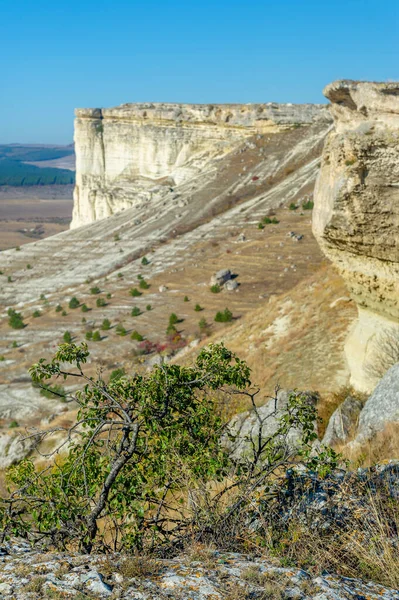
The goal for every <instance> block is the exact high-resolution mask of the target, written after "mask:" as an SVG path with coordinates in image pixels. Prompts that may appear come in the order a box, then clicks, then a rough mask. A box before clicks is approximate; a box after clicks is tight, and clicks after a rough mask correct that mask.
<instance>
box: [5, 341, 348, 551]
mask: <svg viewBox="0 0 399 600" xmlns="http://www.w3.org/2000/svg"><path fill="white" fill-rule="evenodd" d="M143 344H144V343H143ZM88 356H89V353H88V350H87V346H86V345H85V344H81V345H80V346H77V345H75V344H65V345H62V346H60V347H59V349H58V351H57V353H56V354H55V356H54V358H53V359H52V360H51V361H50V362H49V363H47V362H46V361H45V360H44V359H41V360H40V361H39V362H38V363H37V364H35V365H33V367H32V369H31V374H32V377H33V379H34V381H36V382H38V383H39V384H41V383H42V382H43V381H48V380H49V379H52V378H54V377H56V378H57V377H68V376H72V377H73V380H74V381H79V380H80V381H81V383H82V386H83V388H82V389H81V391H80V392H79V393H77V394H76V395H75V398H74V399H75V401H76V402H77V403H78V405H79V413H78V416H77V419H78V421H77V422H76V423H73V424H72V426H71V429H70V432H69V434H70V437H69V438H68V440H69V441H68V448H69V452H68V454H67V455H65V456H64V457H63V459H62V461H60V460H59V459H57V451H58V447H57V448H55V450H54V455H53V457H54V462H53V464H52V465H51V467H52V468H49V467H48V465H47V464H46V466H45V467H44V468H43V467H40V466H39V465H35V464H34V462H33V460H32V459H30V458H28V459H25V460H23V461H22V462H20V463H19V464H16V465H13V466H12V467H11V468H10V469H9V470H8V473H7V479H8V485H9V488H10V492H11V495H8V496H7V498H4V499H0V521H1V523H0V524H1V528H2V531H3V533H4V535H5V536H6V537H8V536H10V535H11V534H12V535H13V536H18V537H19V536H23V537H24V538H25V539H27V540H28V541H30V542H31V543H32V544H34V543H35V542H38V543H39V544H40V547H41V548H43V546H44V547H45V546H46V545H47V546H48V547H53V548H54V547H55V548H58V549H62V550H64V549H65V548H67V549H68V548H74V547H78V548H79V549H80V550H82V551H84V552H85V553H90V552H92V551H115V550H116V551H120V550H124V551H128V550H132V551H133V550H135V551H141V552H143V551H145V549H146V548H148V549H152V550H153V551H154V550H156V551H157V552H159V553H161V552H162V553H167V552H171V551H173V549H174V548H176V547H177V548H180V547H182V546H183V545H184V544H185V543H186V540H187V539H198V540H200V541H203V542H205V543H213V542H214V541H220V539H221V537H222V539H223V540H224V545H225V547H227V548H228V547H230V548H238V547H240V548H241V549H242V548H244V547H247V548H248V547H256V544H258V547H262V546H263V547H265V546H266V545H269V546H270V544H272V543H274V539H273V538H272V539H271V538H270V529H267V531H265V530H264V528H263V523H264V521H263V520H262V518H260V516H261V513H260V512H259V511H260V510H261V508H262V507H263V506H265V507H266V509H267V507H268V504H269V502H270V500H269V491H270V490H271V489H273V486H275V485H276V484H277V481H278V478H279V477H281V474H284V472H285V469H286V468H288V466H290V465H291V466H292V465H293V464H294V463H295V462H296V463H298V454H299V458H300V463H301V466H302V467H304V468H312V469H313V472H314V473H317V472H318V471H320V468H319V467H320V464H321V462H320V461H323V460H324V458H323V457H322V454H319V455H318V454H317V451H316V453H315V452H314V450H313V448H312V442H313V441H314V440H315V439H316V438H317V435H316V433H315V430H314V421H315V418H316V410H315V407H314V406H313V405H312V404H311V403H309V401H308V398H307V397H306V396H302V395H300V394H295V393H294V394H291V395H290V397H289V400H288V403H287V408H286V411H285V413H284V414H283V415H282V417H281V419H280V420H278V421H277V427H276V430H275V432H274V433H271V434H270V435H268V436H267V437H265V438H263V437H262V438H260V437H258V436H257V437H256V438H255V439H254V440H253V444H252V446H250V447H251V448H252V450H251V451H250V452H249V453H248V456H246V457H245V460H242V461H238V462H237V461H236V460H235V459H233V458H232V457H231V456H230V455H229V452H228V450H227V449H226V446H225V444H224V442H223V439H224V438H223V436H226V435H228V433H227V430H226V427H225V423H224V421H223V418H222V414H223V403H221V402H220V400H218V398H223V399H224V401H225V402H227V401H228V400H229V399H231V397H232V396H231V394H239V393H242V394H244V395H245V397H246V398H248V399H249V400H250V401H251V404H252V406H253V407H254V408H253V418H254V420H256V419H258V422H259V427H260V429H261V430H263V428H264V425H265V421H266V419H269V418H271V416H274V414H275V413H271V414H268V415H267V416H266V417H264V418H261V417H260V415H259V412H258V411H257V410H256V404H255V398H256V395H257V393H258V392H259V390H256V389H255V390H254V389H253V388H252V387H251V381H250V370H249V368H248V367H247V365H246V364H245V363H244V362H243V361H241V360H240V359H239V358H238V357H237V356H236V355H234V354H233V353H231V352H230V351H228V350H227V349H226V348H225V347H224V346H223V345H212V346H210V347H209V348H205V349H202V350H201V351H200V353H199V355H198V357H197V358H196V361H195V363H194V365H193V366H191V367H188V366H184V367H183V366H179V365H175V364H173V365H172V364H169V363H164V364H163V365H162V366H160V367H157V366H156V367H154V369H153V370H152V371H151V372H150V373H145V374H140V375H138V374H137V375H133V376H121V377H115V378H114V379H113V380H110V381H109V383H108V384H106V383H105V382H104V380H103V378H102V377H100V378H99V379H98V380H96V379H95V378H92V377H87V376H86V374H85V372H84V365H85V363H86V362H87V359H88ZM68 364H69V365H71V366H70V367H67V366H66V365H68ZM276 402H277V399H276ZM78 422H79V423H80V425H81V427H80V428H79V435H74V434H73V432H74V431H75V430H76V426H77V423H78ZM298 427H300V428H301V431H302V434H301V439H300V440H299V448H298V450H295V452H294V451H288V449H285V447H284V450H283V449H282V443H283V441H284V440H286V439H287V437H288V436H289V434H290V432H291V430H292V429H293V428H294V429H295V428H296V429H297V428H298ZM110 431H111V432H112V433H111V435H110ZM47 435H49V432H48V431H46V432H42V433H40V432H39V433H38V439H40V440H43V439H45V437H46V436H47ZM62 443H64V442H62ZM326 460H327V463H328V464H329V468H330V469H333V468H334V467H335V466H336V464H337V456H336V455H335V457H333V456H332V455H331V454H330V455H329V457H327V459H326ZM323 464H324V463H323ZM283 479H284V477H283ZM187 488H189V489H190V492H192V493H193V495H194V498H195V502H194V503H191V504H192V508H191V509H190V510H188V508H187V501H186V496H185V493H186V490H187ZM211 490H217V493H215V492H212V491H211ZM190 492H189V493H190ZM273 497H274V496H273V494H272V498H273ZM173 498H176V499H177V502H176V503H175V504H173V505H172V506H171V501H173ZM179 500H180V501H181V503H180V502H179ZM53 506H56V507H57V509H56V510H50V509H49V507H53ZM171 510H172V511H173V512H172V513H171ZM171 514H172V515H173V518H171ZM251 519H253V521H251ZM252 522H255V523H256V524H257V525H256V527H252V525H251V524H252ZM245 528H246V529H245ZM285 537H287V532H285ZM243 540H244V541H243ZM277 542H278V540H277ZM240 544H241V546H240Z"/></svg>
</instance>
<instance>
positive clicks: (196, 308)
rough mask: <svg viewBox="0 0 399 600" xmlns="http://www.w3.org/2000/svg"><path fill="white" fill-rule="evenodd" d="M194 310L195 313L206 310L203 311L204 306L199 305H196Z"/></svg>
mask: <svg viewBox="0 0 399 600" xmlns="http://www.w3.org/2000/svg"><path fill="white" fill-rule="evenodd" d="M194 310H195V312H201V310H204V309H203V308H202V306H200V305H199V304H196V305H195V306H194Z"/></svg>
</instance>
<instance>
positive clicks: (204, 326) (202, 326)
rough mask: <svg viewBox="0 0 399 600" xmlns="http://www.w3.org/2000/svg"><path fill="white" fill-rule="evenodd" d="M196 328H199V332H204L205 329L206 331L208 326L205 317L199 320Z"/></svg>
mask: <svg viewBox="0 0 399 600" xmlns="http://www.w3.org/2000/svg"><path fill="white" fill-rule="evenodd" d="M198 327H199V328H200V331H205V330H206V329H208V327H209V325H208V323H207V322H206V319H205V317H202V319H200V320H199V322H198Z"/></svg>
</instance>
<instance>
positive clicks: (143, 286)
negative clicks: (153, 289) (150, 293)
mask: <svg viewBox="0 0 399 600" xmlns="http://www.w3.org/2000/svg"><path fill="white" fill-rule="evenodd" d="M149 287H150V284H149V283H147V282H146V280H145V279H140V283H139V288H140V289H142V290H148V288H149Z"/></svg>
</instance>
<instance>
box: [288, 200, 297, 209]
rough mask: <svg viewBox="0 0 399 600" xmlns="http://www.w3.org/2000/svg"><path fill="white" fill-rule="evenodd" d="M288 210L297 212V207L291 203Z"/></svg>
mask: <svg viewBox="0 0 399 600" xmlns="http://www.w3.org/2000/svg"><path fill="white" fill-rule="evenodd" d="M288 208H289V209H290V210H297V208H298V206H297V205H296V204H295V202H291V204H290V205H289V207H288Z"/></svg>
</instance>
